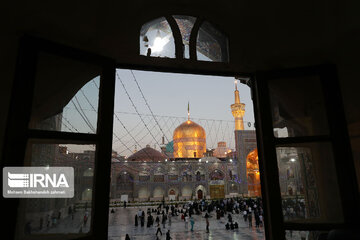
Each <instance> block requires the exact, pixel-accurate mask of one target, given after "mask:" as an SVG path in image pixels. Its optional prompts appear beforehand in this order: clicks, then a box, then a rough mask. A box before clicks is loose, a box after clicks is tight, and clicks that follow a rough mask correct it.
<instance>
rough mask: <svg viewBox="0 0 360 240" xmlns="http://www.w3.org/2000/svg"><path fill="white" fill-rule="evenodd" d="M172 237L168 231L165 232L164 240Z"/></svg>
mask: <svg viewBox="0 0 360 240" xmlns="http://www.w3.org/2000/svg"><path fill="white" fill-rule="evenodd" d="M170 239H172V237H171V236H170V230H168V231H167V232H166V240H170Z"/></svg>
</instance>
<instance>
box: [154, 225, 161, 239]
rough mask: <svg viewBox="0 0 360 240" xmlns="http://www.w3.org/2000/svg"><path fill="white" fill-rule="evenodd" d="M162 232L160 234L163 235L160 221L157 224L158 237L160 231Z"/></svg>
mask: <svg viewBox="0 0 360 240" xmlns="http://www.w3.org/2000/svg"><path fill="white" fill-rule="evenodd" d="M159 232H160V235H161V236H162V232H161V228H160V223H158V224H157V230H156V234H155V235H156V237H157V235H158V233H159Z"/></svg>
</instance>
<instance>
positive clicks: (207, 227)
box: [206, 218, 210, 233]
mask: <svg viewBox="0 0 360 240" xmlns="http://www.w3.org/2000/svg"><path fill="white" fill-rule="evenodd" d="M209 225H210V223H209V218H206V232H207V233H208V232H209Z"/></svg>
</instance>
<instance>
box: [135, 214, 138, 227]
mask: <svg viewBox="0 0 360 240" xmlns="http://www.w3.org/2000/svg"><path fill="white" fill-rule="evenodd" d="M137 226H138V215H137V214H135V227H137Z"/></svg>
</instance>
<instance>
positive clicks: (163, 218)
mask: <svg viewBox="0 0 360 240" xmlns="http://www.w3.org/2000/svg"><path fill="white" fill-rule="evenodd" d="M161 223H162V225H163V228H165V224H166V215H165V214H163V216H162V220H161Z"/></svg>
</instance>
